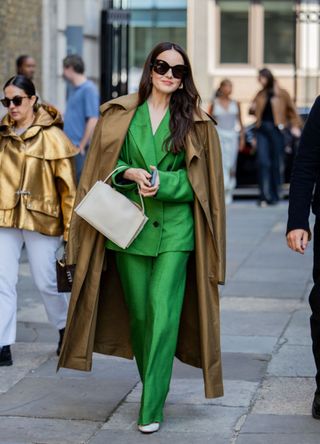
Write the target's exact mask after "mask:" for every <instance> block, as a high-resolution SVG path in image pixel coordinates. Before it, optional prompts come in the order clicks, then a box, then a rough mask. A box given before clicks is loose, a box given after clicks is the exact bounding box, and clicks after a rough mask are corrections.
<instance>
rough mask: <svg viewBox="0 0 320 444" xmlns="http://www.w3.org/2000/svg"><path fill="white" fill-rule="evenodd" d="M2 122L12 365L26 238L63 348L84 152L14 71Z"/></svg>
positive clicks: (2, 237)
mask: <svg viewBox="0 0 320 444" xmlns="http://www.w3.org/2000/svg"><path fill="white" fill-rule="evenodd" d="M4 95H5V97H4V98H3V99H2V100H1V102H2V104H3V105H4V106H5V107H7V108H8V114H7V115H6V116H5V117H4V119H3V120H2V122H1V125H0V245H1V248H0V313H1V317H0V348H1V352H0V366H5V365H12V356H11V350H10V345H11V344H13V343H14V342H15V337H16V310H17V293H16V282H17V278H18V268H19V258H20V253H21V248H22V246H23V244H25V246H26V250H27V253H28V258H29V263H30V267H31V272H32V275H33V278H34V281H35V284H36V286H37V288H38V290H39V291H40V293H41V296H42V298H43V301H44V304H45V308H46V311H47V315H48V318H49V320H50V321H51V323H52V324H53V325H54V326H55V327H56V328H57V329H58V330H59V333H60V340H59V344H58V350H57V353H58V354H59V352H60V347H61V342H62V337H63V333H64V327H65V324H66V314H67V297H66V295H65V294H61V293H60V294H59V293H58V291H57V282H56V273H55V254H56V251H57V249H58V248H59V246H60V245H61V242H62V236H63V238H64V240H66V239H67V234H68V228H69V223H70V217H71V211H72V207H73V202H74V197H75V191H76V188H75V179H74V167H73V160H72V157H73V156H75V155H76V153H77V151H76V149H75V147H74V146H73V145H72V143H71V142H70V141H69V139H68V138H67V137H66V136H65V135H64V133H63V131H62V120H61V117H60V115H59V113H58V111H57V110H55V109H54V108H52V107H48V106H45V105H42V106H37V104H36V102H37V97H36V93H35V88H34V85H33V83H32V82H31V81H30V80H29V79H27V78H26V77H24V76H20V75H19V76H15V77H12V78H11V79H10V80H8V82H7V83H6V84H5V86H4Z"/></svg>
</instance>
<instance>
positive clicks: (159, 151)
mask: <svg viewBox="0 0 320 444" xmlns="http://www.w3.org/2000/svg"><path fill="white" fill-rule="evenodd" d="M169 122H170V111H169V109H168V110H167V112H166V114H165V115H164V117H163V119H162V120H161V122H160V124H159V126H158V128H157V131H156V133H155V135H154V144H155V149H156V156H157V161H158V166H159V165H160V163H161V162H162V161H163V159H164V158H165V157H166V156H167V155H168V154H169V151H167V150H166V149H165V147H164V145H163V143H164V141H165V140H166V139H167V137H168V136H169V131H170V130H169Z"/></svg>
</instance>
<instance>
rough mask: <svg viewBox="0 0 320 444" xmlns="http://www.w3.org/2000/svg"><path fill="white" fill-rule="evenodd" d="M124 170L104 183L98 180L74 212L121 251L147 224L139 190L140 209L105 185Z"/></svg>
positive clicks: (106, 179) (116, 169)
mask: <svg viewBox="0 0 320 444" xmlns="http://www.w3.org/2000/svg"><path fill="white" fill-rule="evenodd" d="M120 169H123V166H122V167H118V168H115V169H114V170H113V171H112V172H111V173H110V174H109V175H108V176H107V177H106V178H105V180H103V181H102V180H98V181H97V182H96V183H95V184H94V186H93V187H92V188H91V190H90V191H89V192H88V193H87V194H86V196H85V197H84V198H83V199H82V201H81V202H80V203H79V205H78V206H77V207H76V208H75V210H74V211H75V212H76V213H77V214H78V215H79V216H80V217H82V218H83V219H84V220H85V221H86V222H88V223H89V224H90V225H92V226H93V227H94V228H95V229H96V230H98V231H99V232H100V233H102V234H103V235H104V236H105V237H107V238H108V239H110V240H111V241H112V242H114V243H115V244H116V245H118V246H119V247H121V248H124V249H125V248H128V247H129V245H131V243H132V242H133V241H134V239H135V238H136V237H137V236H138V234H139V233H140V232H141V230H142V229H143V227H144V226H145V224H146V222H147V221H148V218H147V216H146V215H145V209H144V203H143V198H142V196H141V193H140V190H139V188H138V190H139V196H140V200H141V208H140V207H139V206H138V205H137V204H135V203H134V202H132V201H131V200H130V199H128V198H127V197H125V196H124V195H123V194H121V193H119V192H118V191H117V190H115V189H114V188H112V186H110V185H108V184H107V183H106V182H107V181H108V180H109V179H110V177H111V176H112V175H113V174H114V173H115V172H116V171H118V170H120Z"/></svg>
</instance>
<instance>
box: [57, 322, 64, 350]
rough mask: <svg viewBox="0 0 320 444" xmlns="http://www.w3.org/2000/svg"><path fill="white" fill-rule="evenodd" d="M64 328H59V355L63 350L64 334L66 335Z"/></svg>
mask: <svg viewBox="0 0 320 444" xmlns="http://www.w3.org/2000/svg"><path fill="white" fill-rule="evenodd" d="M64 330H65V329H64V328H61V330H59V336H60V338H59V342H58V348H57V356H60V352H61V346H62V341H63V336H64Z"/></svg>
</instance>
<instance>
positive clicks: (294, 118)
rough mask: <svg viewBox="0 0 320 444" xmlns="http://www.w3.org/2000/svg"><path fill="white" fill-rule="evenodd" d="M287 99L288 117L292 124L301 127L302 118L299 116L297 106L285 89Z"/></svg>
mask: <svg viewBox="0 0 320 444" xmlns="http://www.w3.org/2000/svg"><path fill="white" fill-rule="evenodd" d="M284 94H285V99H286V103H287V119H288V122H289V123H290V125H291V126H296V127H298V128H300V127H301V119H300V117H299V116H298V113H297V111H296V107H295V105H294V103H293V101H292V99H291V97H290V95H289V93H288V92H287V91H284Z"/></svg>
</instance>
